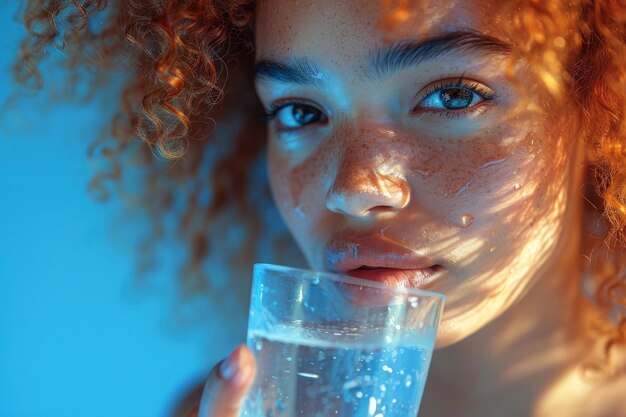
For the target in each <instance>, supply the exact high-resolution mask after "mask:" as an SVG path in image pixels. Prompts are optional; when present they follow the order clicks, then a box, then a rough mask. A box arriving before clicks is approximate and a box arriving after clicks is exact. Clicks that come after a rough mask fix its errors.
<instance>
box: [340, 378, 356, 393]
mask: <svg viewBox="0 0 626 417" xmlns="http://www.w3.org/2000/svg"><path fill="white" fill-rule="evenodd" d="M359 385H360V384H359V381H357V380H356V379H351V380H350V381H347V382H346V383H344V384H343V389H344V390H345V391H348V390H351V389H352V388H356V387H358V386H359Z"/></svg>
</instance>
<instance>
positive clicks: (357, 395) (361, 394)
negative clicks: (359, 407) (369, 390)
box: [354, 391, 363, 398]
mask: <svg viewBox="0 0 626 417" xmlns="http://www.w3.org/2000/svg"><path fill="white" fill-rule="evenodd" d="M354 396H355V397H357V398H363V393H362V392H361V391H357V392H356V394H354Z"/></svg>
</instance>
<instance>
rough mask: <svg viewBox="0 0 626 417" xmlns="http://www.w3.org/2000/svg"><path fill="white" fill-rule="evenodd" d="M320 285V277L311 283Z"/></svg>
mask: <svg viewBox="0 0 626 417" xmlns="http://www.w3.org/2000/svg"><path fill="white" fill-rule="evenodd" d="M319 283H320V277H318V276H316V277H315V278H313V281H311V284H313V285H319Z"/></svg>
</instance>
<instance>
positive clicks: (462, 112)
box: [201, 0, 626, 417]
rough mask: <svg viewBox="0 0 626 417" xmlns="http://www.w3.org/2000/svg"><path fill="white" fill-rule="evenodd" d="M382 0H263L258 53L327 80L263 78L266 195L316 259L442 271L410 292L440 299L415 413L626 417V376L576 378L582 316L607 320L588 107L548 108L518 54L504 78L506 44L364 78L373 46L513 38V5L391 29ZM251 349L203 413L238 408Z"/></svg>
mask: <svg viewBox="0 0 626 417" xmlns="http://www.w3.org/2000/svg"><path fill="white" fill-rule="evenodd" d="M381 4H382V2H362V1H356V0H354V1H352V0H346V1H341V2H336V1H331V0H300V1H292V0H261V1H259V2H258V4H257V16H256V21H255V32H256V57H257V61H258V62H261V61H272V62H282V63H290V62H292V63H293V62H294V61H296V60H300V62H303V61H302V60H303V59H306V63H307V65H309V66H310V67H311V68H313V71H312V73H313V75H314V78H315V79H316V80H317V81H316V82H315V83H313V84H301V83H297V82H286V81H285V80H276V79H272V77H270V76H267V74H265V75H263V74H261V76H259V77H257V80H256V87H257V92H258V95H259V98H260V100H261V102H262V104H263V106H264V107H265V109H266V111H267V112H268V113H272V112H274V117H273V120H271V121H270V122H269V125H268V140H269V148H268V158H269V160H268V168H269V178H270V184H271V188H272V192H273V194H274V197H275V201H276V203H277V206H278V207H279V210H280V212H281V215H282V217H283V219H284V221H285V223H286V224H287V226H288V228H289V229H290V231H291V233H292V234H293V236H294V237H295V239H296V241H297V243H298V244H299V246H300V248H301V250H302V252H303V253H304V255H305V257H306V259H307V261H308V263H309V264H310V267H311V268H313V269H318V270H337V269H338V265H339V266H340V265H343V264H342V263H341V262H338V261H337V260H340V261H342V262H344V263H347V264H350V265H352V266H354V265H356V266H354V267H357V266H359V265H358V261H359V260H360V259H365V258H367V263H364V264H365V265H367V266H370V267H388V266H389V263H390V262H391V263H392V262H395V261H394V260H390V259H391V258H390V257H389V256H387V255H385V254H384V253H382V251H380V247H381V246H380V242H383V243H387V244H393V245H395V247H400V248H402V250H400V251H399V252H401V253H400V255H399V256H398V257H402V256H405V255H406V254H411V255H413V256H414V257H415V256H417V257H419V259H420V260H421V261H420V262H421V263H425V265H421V266H420V268H423V267H424V266H433V265H436V266H437V268H436V272H435V273H433V274H432V276H431V277H432V278H434V279H431V280H430V281H429V282H428V283H425V284H423V285H422V284H420V285H417V286H420V287H425V288H427V289H430V290H434V291H438V292H441V293H444V294H445V295H446V297H447V302H446V308H445V311H444V317H443V319H442V323H441V326H440V330H439V333H438V336H437V346H438V348H439V349H438V350H437V351H436V352H435V354H434V356H433V362H432V364H431V369H430V373H429V378H428V383H427V386H426V391H425V393H424V397H423V400H422V405H421V408H420V415H426V416H431V417H437V416H461V415H463V416H481V417H485V416H494V417H495V416H503V415H507V416H519V417H528V416H533V417H544V416H545V417H548V416H549V417H559V416H567V417H572V416H580V417H583V416H584V417H609V416H611V417H619V416H626V409H625V407H624V405H623V403H624V401H623V398H622V397H623V392H624V390H626V383H625V382H624V378H622V379H619V380H609V381H603V382H598V381H592V382H590V381H589V380H586V379H585V378H584V377H583V376H582V374H581V372H580V369H581V368H580V365H581V364H583V363H584V360H585V359H586V358H587V355H588V354H590V353H592V351H593V348H594V346H595V344H594V341H593V340H589V339H588V338H587V337H586V336H585V333H584V331H583V327H582V324H581V322H582V320H581V318H584V317H593V315H594V314H595V313H596V312H595V310H594V309H593V307H592V306H591V305H589V304H588V303H587V302H586V301H585V298H584V297H583V296H582V291H581V282H582V277H581V273H580V271H581V270H582V267H581V262H582V261H583V258H582V256H581V253H582V251H581V230H582V229H583V228H582V221H583V209H582V200H583V199H582V195H581V186H582V184H583V178H584V174H585V167H586V157H587V156H586V153H587V152H586V149H585V148H584V146H583V144H582V141H581V140H579V134H578V133H579V130H578V129H579V125H580V117H581V115H580V112H579V110H578V109H577V108H575V107H573V106H572V105H571V103H572V101H571V100H568V97H567V91H566V94H565V97H564V99H563V100H562V101H561V102H555V101H554V100H552V99H551V98H550V96H549V94H547V91H546V90H545V89H544V88H543V85H542V84H541V83H539V82H538V81H537V80H535V79H533V78H531V77H530V76H529V75H528V74H529V71H527V70H525V66H524V62H514V63H513V64H514V65H513V68H514V69H515V74H514V75H515V77H516V79H517V80H518V81H519V82H520V83H519V84H515V83H513V82H511V81H510V79H509V78H508V77H507V76H506V74H505V68H506V67H507V64H508V63H509V61H508V60H509V59H510V55H509V54H507V53H503V51H502V50H500V51H499V53H494V51H493V50H492V51H491V52H490V53H484V51H483V52H480V53H479V52H476V51H474V52H471V51H465V52H460V51H451V52H449V53H447V54H445V55H443V56H439V57H437V58H435V59H431V60H426V61H423V62H421V63H420V64H419V65H417V66H412V67H410V68H405V69H404V70H402V71H400V72H396V73H393V74H380V73H379V74H375V75H376V76H371V75H372V71H370V70H369V69H368V59H369V57H370V56H371V55H369V54H370V52H371V51H372V50H374V49H375V48H379V47H383V46H388V45H390V44H392V43H394V42H398V41H407V40H409V41H413V42H420V41H422V40H424V39H429V38H430V37H434V36H438V35H440V34H442V33H448V32H454V31H459V30H469V31H473V32H474V33H481V34H487V35H490V36H493V37H495V38H497V39H500V40H501V41H502V42H505V43H507V44H509V45H510V49H509V50H515V47H516V44H515V41H516V40H515V39H511V38H510V37H508V36H507V33H506V32H505V28H507V27H509V26H510V22H511V18H512V14H511V13H512V12H511V10H512V11H513V12H514V10H515V4H514V3H510V4H509V6H508V7H510V9H507V8H506V7H507V6H502V5H499V3H495V2H490V1H484V0H471V1H464V2H441V1H433V2H429V1H416V2H412V3H411V4H412V7H415V8H416V10H419V13H413V14H412V15H410V16H409V17H410V19H409V21H410V24H407V25H389V21H390V19H392V18H393V16H394V14H393V13H396V16H397V13H400V12H402V11H400V12H399V11H397V10H396V11H395V12H392V13H391V14H390V13H388V10H383V9H382V8H381V7H382V6H381ZM405 14H406V13H405ZM405 17H406V16H405ZM389 27H393V28H394V30H393V31H391V30H389V29H388V28H389ZM461 78H462V80H463V81H462V82H461V81H459V79H461ZM455 83H457V84H462V85H463V86H464V87H463V88H465V91H468V90H471V91H478V92H479V93H480V94H479V95H478V96H475V95H472V100H471V103H470V105H468V106H467V107H466V108H465V109H456V110H450V109H446V108H445V106H443V108H442V106H441V104H442V101H441V98H442V96H441V95H440V93H441V90H442V89H444V88H451V87H450V85H453V88H457V89H458V86H457V87H454V85H456V84H455ZM320 84H324V85H320ZM519 86H523V89H522V90H520V88H519ZM457 92H458V90H457ZM448 93H449V91H448ZM433 94H434V95H433ZM466 104H467V103H466ZM276 109H279V110H276ZM298 117H300V118H298ZM303 121H304V122H306V123H304V122H303ZM301 122H302V123H301ZM305 125H306V126H305ZM350 239H357V240H358V242H359V243H356V244H353V245H348V244H344V243H345V242H346V241H350ZM337 242H340V243H337ZM341 242H344V243H341ZM371 242H378V243H371ZM342 245H343V246H342ZM355 262H356V264H355ZM408 283H409V284H411V283H412V281H410V280H409V281H408ZM242 349H244V348H242ZM244 351H245V350H244ZM245 357H246V358H248V359H249V360H248V361H246V362H245V366H244V368H243V371H242V372H243V374H244V377H243V379H242V382H241V385H239V388H238V389H236V390H234V391H228V390H224V389H223V387H225V386H228V384H229V381H227V380H224V379H223V378H222V379H220V376H219V374H216V373H215V371H214V372H213V373H212V375H211V376H210V377H209V382H207V387H208V388H207V387H205V394H204V395H203V405H201V410H203V411H202V413H201V415H203V416H206V415H210V416H213V415H216V414H215V413H216V412H215V411H212V410H220V408H219V407H222V406H223V404H228V403H238V402H240V400H241V398H240V395H243V393H244V392H245V390H246V389H247V387H249V384H250V382H251V378H250V375H251V372H250V369H252V367H253V366H254V362H253V358H252V356H251V355H248V353H246V355H245ZM220 390H221V391H220ZM207 392H208V394H207ZM229 392H230V393H229ZM233 413H234V412H233ZM229 415H230V414H229ZM233 415H235V414H233Z"/></svg>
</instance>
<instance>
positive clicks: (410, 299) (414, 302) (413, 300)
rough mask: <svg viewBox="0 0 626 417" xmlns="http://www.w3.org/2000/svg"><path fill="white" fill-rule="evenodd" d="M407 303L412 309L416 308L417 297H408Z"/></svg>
mask: <svg viewBox="0 0 626 417" xmlns="http://www.w3.org/2000/svg"><path fill="white" fill-rule="evenodd" d="M409 303H410V304H411V307H413V308H417V306H418V304H419V303H418V301H417V297H409Z"/></svg>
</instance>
